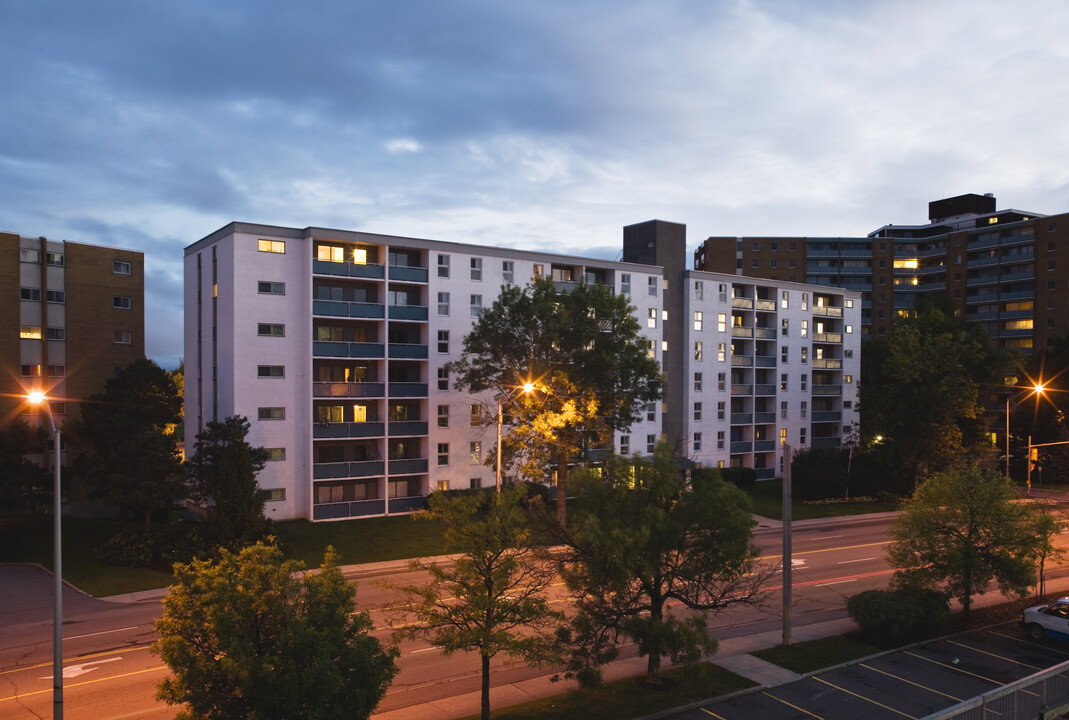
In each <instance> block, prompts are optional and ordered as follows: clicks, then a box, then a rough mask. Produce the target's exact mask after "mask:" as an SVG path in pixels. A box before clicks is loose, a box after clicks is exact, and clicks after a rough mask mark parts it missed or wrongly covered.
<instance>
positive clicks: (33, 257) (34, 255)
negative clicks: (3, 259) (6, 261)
mask: <svg viewBox="0 0 1069 720" xmlns="http://www.w3.org/2000/svg"><path fill="white" fill-rule="evenodd" d="M19 262H24V263H37V264H40V263H41V251H40V250H31V249H30V248H19Z"/></svg>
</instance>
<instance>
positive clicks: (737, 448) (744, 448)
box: [731, 441, 753, 454]
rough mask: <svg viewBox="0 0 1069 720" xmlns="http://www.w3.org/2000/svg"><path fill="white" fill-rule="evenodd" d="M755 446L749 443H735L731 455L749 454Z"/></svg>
mask: <svg viewBox="0 0 1069 720" xmlns="http://www.w3.org/2000/svg"><path fill="white" fill-rule="evenodd" d="M752 447H753V445H752V444H751V443H750V442H749V441H742V442H733V443H731V453H732V454H737V453H748V452H750V450H751V448H752Z"/></svg>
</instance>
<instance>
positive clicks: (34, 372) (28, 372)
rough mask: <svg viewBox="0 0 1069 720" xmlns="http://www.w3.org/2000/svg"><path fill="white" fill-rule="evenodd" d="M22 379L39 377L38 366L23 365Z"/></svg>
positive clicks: (39, 367)
mask: <svg viewBox="0 0 1069 720" xmlns="http://www.w3.org/2000/svg"><path fill="white" fill-rule="evenodd" d="M22 377H41V366H40V365H23V366H22Z"/></svg>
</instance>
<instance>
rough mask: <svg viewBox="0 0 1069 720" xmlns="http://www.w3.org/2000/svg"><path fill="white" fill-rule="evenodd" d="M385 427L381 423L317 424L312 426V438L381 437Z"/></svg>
mask: <svg viewBox="0 0 1069 720" xmlns="http://www.w3.org/2000/svg"><path fill="white" fill-rule="evenodd" d="M385 430H386V425H385V424H384V423H381V422H349V423H346V422H337V423H332V422H317V423H316V424H315V425H313V426H312V437H313V438H316V439H324V438H326V439H330V438H366V437H382V435H383V433H384V432H385Z"/></svg>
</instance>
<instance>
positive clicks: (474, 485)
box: [468, 478, 483, 490]
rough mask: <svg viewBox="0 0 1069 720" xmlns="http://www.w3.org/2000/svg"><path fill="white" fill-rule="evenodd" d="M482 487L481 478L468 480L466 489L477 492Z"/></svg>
mask: <svg viewBox="0 0 1069 720" xmlns="http://www.w3.org/2000/svg"><path fill="white" fill-rule="evenodd" d="M482 486H483V479H482V478H468V488H469V489H471V490H478V489H479V488H481V487H482Z"/></svg>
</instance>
